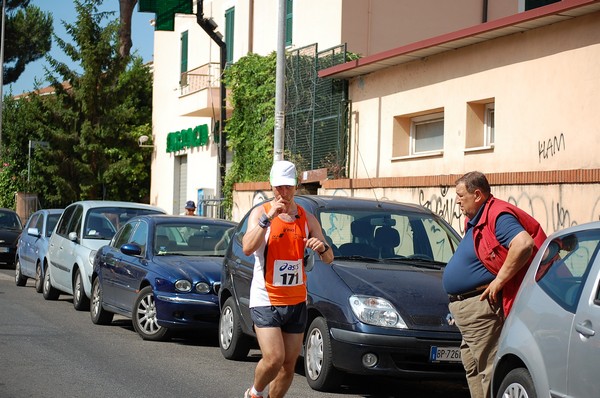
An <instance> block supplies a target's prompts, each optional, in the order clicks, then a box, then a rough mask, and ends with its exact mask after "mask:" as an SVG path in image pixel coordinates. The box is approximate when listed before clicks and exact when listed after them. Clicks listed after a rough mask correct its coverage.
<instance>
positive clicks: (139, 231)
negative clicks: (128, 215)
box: [130, 222, 148, 256]
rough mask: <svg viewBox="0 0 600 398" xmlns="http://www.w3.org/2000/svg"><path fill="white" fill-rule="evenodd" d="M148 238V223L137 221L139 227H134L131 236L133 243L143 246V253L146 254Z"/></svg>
mask: <svg viewBox="0 0 600 398" xmlns="http://www.w3.org/2000/svg"><path fill="white" fill-rule="evenodd" d="M147 239H148V224H146V223H145V222H139V223H137V228H135V229H134V231H133V235H132V236H131V240H130V242H131V243H135V244H136V245H138V246H139V247H141V248H142V253H141V255H142V256H144V255H145V254H146V241H147Z"/></svg>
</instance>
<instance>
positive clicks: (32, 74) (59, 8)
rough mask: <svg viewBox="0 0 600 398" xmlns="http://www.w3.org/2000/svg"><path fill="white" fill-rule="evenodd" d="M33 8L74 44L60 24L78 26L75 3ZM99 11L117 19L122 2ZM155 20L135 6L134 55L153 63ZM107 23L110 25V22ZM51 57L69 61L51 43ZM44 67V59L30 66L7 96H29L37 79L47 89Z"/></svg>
mask: <svg viewBox="0 0 600 398" xmlns="http://www.w3.org/2000/svg"><path fill="white" fill-rule="evenodd" d="M30 4H32V5H35V6H37V7H39V8H41V9H42V11H44V12H50V13H51V14H52V17H53V19H54V33H55V34H56V35H57V36H58V37H60V38H61V39H63V40H65V41H67V42H69V43H70V42H72V40H71V37H70V36H69V35H68V34H67V33H66V31H65V29H64V27H63V25H62V23H61V21H65V22H67V23H71V24H73V23H75V20H76V18H77V13H76V12H75V6H74V5H73V0H32V1H31V3H30ZM100 10H101V11H114V12H115V14H114V19H117V18H119V0H104V3H103V5H102V7H101V8H100ZM111 18H112V17H111ZM153 18H154V14H153V13H149V12H139V11H138V6H137V5H136V6H135V10H134V11H133V19H132V22H131V25H132V27H131V40H132V41H133V47H132V48H131V52H132V53H133V52H134V51H137V53H138V55H140V56H141V57H142V59H143V60H144V62H149V61H152V56H153V50H154V48H153V47H154V27H153V26H151V25H150V20H151V19H153ZM104 22H108V19H106V20H105V21H104ZM50 55H51V56H52V57H54V58H56V59H58V60H60V61H65V62H66V61H70V59H69V58H68V57H67V56H66V55H64V53H63V52H62V50H61V49H60V48H59V47H58V46H57V45H56V43H55V42H54V40H53V41H52V49H51V50H50ZM44 66H46V67H47V66H48V64H47V62H46V60H45V59H44V58H41V59H39V60H37V61H35V62H31V63H29V64H27V66H26V67H25V71H24V72H23V74H22V75H21V76H20V77H19V80H17V81H16V82H15V83H12V84H9V85H6V86H4V94H7V93H8V92H9V91H11V90H12V94H13V95H17V94H22V93H23V92H29V91H31V90H32V89H33V88H34V79H36V78H37V79H38V80H40V81H42V82H43V83H42V87H44V86H45V85H46V84H45V83H44V74H45V73H44ZM75 67H76V65H73V68H74V69H75Z"/></svg>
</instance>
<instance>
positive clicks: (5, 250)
mask: <svg viewBox="0 0 600 398" xmlns="http://www.w3.org/2000/svg"><path fill="white" fill-rule="evenodd" d="M9 251H10V247H6V246H2V247H0V253H8V252H9Z"/></svg>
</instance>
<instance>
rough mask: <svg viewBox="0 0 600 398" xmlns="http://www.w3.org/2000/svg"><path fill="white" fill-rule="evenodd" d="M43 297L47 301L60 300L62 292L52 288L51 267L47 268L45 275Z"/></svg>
mask: <svg viewBox="0 0 600 398" xmlns="http://www.w3.org/2000/svg"><path fill="white" fill-rule="evenodd" d="M42 295H43V296H44V299H46V300H58V297H59V296H60V291H59V290H58V289H56V288H54V287H52V282H51V281H50V267H47V268H46V272H45V273H44V288H43V290H42Z"/></svg>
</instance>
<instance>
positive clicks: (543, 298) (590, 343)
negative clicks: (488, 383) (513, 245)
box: [492, 222, 600, 398]
mask: <svg viewBox="0 0 600 398" xmlns="http://www.w3.org/2000/svg"><path fill="white" fill-rule="evenodd" d="M599 251H600V222H593V223H587V224H583V225H578V226H575V227H570V228H567V229H564V230H562V231H559V232H556V233H554V234H552V235H551V236H549V237H548V239H546V241H545V242H544V244H543V246H542V247H541V249H540V251H539V253H538V254H537V256H536V257H535V259H534V261H533V264H532V265H531V267H530V269H529V271H528V272H527V275H526V276H525V280H524V282H523V286H522V287H521V290H520V291H519V294H518V295H517V298H516V300H515V303H514V306H513V309H512V310H511V313H510V315H509V316H508V317H507V319H506V324H505V326H504V329H503V330H502V335H501V337H500V346H499V349H498V354H497V356H496V360H495V366H494V374H493V377H492V392H493V396H495V397H504V398H511V397H515V398H516V397H519V398H525V397H530V398H531V397H551V396H552V397H574V398H575V397H580V398H590V397H600V379H599V378H598V375H599V374H600V373H599V372H598V369H600V283H599V278H600V257H599V256H598V252H599Z"/></svg>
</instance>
